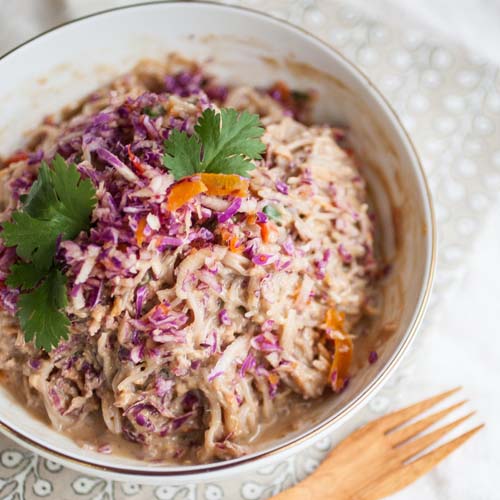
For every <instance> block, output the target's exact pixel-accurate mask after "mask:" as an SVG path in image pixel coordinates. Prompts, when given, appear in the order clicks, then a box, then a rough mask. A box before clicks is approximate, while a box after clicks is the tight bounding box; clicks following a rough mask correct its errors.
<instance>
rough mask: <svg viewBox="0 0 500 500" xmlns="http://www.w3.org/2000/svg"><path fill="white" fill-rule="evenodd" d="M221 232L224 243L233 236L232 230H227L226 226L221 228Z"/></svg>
mask: <svg viewBox="0 0 500 500" xmlns="http://www.w3.org/2000/svg"><path fill="white" fill-rule="evenodd" d="M220 234H221V237H222V241H223V242H224V243H226V242H228V241H229V240H230V239H231V236H232V235H231V231H229V230H227V229H226V228H225V227H223V228H222V229H221V232H220Z"/></svg>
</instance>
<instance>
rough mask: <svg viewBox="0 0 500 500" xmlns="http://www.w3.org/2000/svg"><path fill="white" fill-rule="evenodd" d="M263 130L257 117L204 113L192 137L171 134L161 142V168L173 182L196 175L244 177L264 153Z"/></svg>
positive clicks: (227, 111) (233, 112) (228, 112)
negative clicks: (163, 151)
mask: <svg viewBox="0 0 500 500" xmlns="http://www.w3.org/2000/svg"><path fill="white" fill-rule="evenodd" d="M263 133H264V129H263V127H262V125H261V123H260V120H259V117H258V115H255V114H250V113H248V112H247V111H244V112H242V113H238V111H236V110H235V109H231V108H223V109H222V110H221V112H220V113H216V112H215V111H214V110H213V109H206V110H205V111H203V113H202V115H201V116H200V118H199V120H198V123H197V124H196V125H195V127H194V134H193V135H192V136H191V137H189V136H188V135H187V133H186V132H179V131H178V130H174V131H173V132H172V133H171V135H170V137H169V138H168V140H167V141H165V156H164V158H163V163H164V165H165V166H166V167H167V168H168V169H169V170H170V171H171V172H172V174H173V176H174V178H175V179H176V180H179V179H181V178H182V177H186V176H189V175H193V174H195V173H198V172H209V173H223V174H239V175H241V176H244V177H248V175H249V171H250V170H253V169H254V168H255V165H254V164H253V163H252V161H251V160H258V159H260V158H261V154H262V153H263V152H264V150H265V145H264V144H263V143H262V142H261V141H260V137H261V136H262V134H263Z"/></svg>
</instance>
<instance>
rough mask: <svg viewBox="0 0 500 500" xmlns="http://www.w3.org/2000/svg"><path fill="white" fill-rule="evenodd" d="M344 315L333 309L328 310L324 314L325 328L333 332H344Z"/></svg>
mask: <svg viewBox="0 0 500 500" xmlns="http://www.w3.org/2000/svg"><path fill="white" fill-rule="evenodd" d="M344 320H345V313H343V312H339V311H337V309H335V308H333V307H332V308H331V309H328V311H327V312H326V326H327V327H328V328H333V329H334V330H340V331H343V330H344Z"/></svg>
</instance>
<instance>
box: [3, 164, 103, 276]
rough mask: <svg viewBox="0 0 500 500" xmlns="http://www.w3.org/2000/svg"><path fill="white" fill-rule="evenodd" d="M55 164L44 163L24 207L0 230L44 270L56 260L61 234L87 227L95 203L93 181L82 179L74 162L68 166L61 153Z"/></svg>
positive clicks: (6, 240)
mask: <svg viewBox="0 0 500 500" xmlns="http://www.w3.org/2000/svg"><path fill="white" fill-rule="evenodd" d="M52 167H53V168H52V169H49V168H48V166H47V164H46V163H44V164H42V166H41V167H40V171H39V174H38V178H37V180H36V181H35V182H34V183H33V185H32V187H31V189H30V192H29V194H28V196H27V197H26V199H25V202H24V207H23V210H22V211H18V212H14V213H13V214H12V222H4V223H3V225H2V227H3V232H2V233H1V235H2V238H3V240H4V243H5V245H6V246H9V247H10V246H15V247H17V248H16V252H17V255H18V256H19V257H21V258H22V259H23V260H25V261H32V263H33V265H34V266H35V267H37V268H38V269H40V270H45V271H48V270H49V268H50V267H51V265H52V263H53V259H54V254H55V250H56V244H57V240H58V238H61V239H62V240H69V239H73V238H75V237H76V236H78V234H79V233H80V231H82V230H86V229H88V227H89V224H90V220H89V219H90V215H91V213H92V210H93V209H94V206H95V203H96V199H95V189H94V187H93V186H92V183H91V182H90V180H89V179H85V180H83V179H81V177H80V173H79V172H78V170H77V168H76V166H75V165H69V166H68V165H67V164H66V162H65V161H64V159H63V158H62V157H61V156H59V155H58V156H57V157H56V158H55V160H54V161H53V162H52Z"/></svg>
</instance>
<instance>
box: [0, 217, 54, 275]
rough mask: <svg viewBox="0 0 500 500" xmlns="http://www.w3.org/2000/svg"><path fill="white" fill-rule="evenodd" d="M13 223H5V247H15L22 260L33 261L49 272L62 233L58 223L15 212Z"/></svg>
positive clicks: (3, 233) (36, 265) (3, 236)
mask: <svg viewBox="0 0 500 500" xmlns="http://www.w3.org/2000/svg"><path fill="white" fill-rule="evenodd" d="M12 221H13V222H4V223H3V232H2V233H1V235H2V238H3V241H4V243H5V246H8V247H13V246H15V247H16V253H17V255H18V256H19V257H21V259H24V260H28V261H32V263H33V265H34V266H35V267H36V268H38V269H40V270H42V271H45V272H46V271H48V270H49V268H50V267H51V266H52V263H53V260H54V254H55V251H56V242H57V238H58V236H59V234H61V232H62V231H59V225H58V224H57V222H56V223H55V224H54V223H53V222H52V221H50V220H40V219H35V218H34V217H31V215H29V214H27V213H26V212H14V213H13V214H12Z"/></svg>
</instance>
